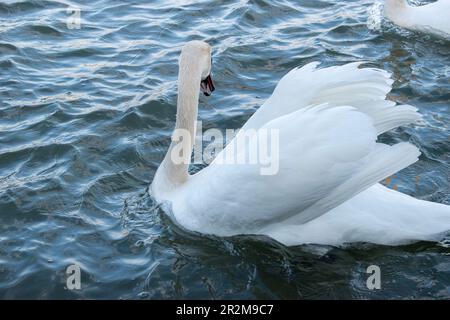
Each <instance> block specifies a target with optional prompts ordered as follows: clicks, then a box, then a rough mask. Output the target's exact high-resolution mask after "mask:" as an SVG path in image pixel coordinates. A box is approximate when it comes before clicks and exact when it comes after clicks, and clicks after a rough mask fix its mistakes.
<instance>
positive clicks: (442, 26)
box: [384, 0, 450, 38]
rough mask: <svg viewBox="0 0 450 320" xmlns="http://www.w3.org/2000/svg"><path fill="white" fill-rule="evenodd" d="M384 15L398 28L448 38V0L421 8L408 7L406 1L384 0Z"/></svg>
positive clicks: (449, 20) (449, 15)
mask: <svg viewBox="0 0 450 320" xmlns="http://www.w3.org/2000/svg"><path fill="white" fill-rule="evenodd" d="M384 15H385V17H386V18H388V19H389V20H391V21H392V22H394V23H395V24H397V25H399V26H400V27H403V28H406V29H409V30H413V31H420V32H424V33H431V34H435V35H438V36H441V37H445V38H447V37H450V0H438V1H437V2H433V3H430V4H427V5H423V6H410V5H409V4H408V2H407V0H386V1H385V5H384Z"/></svg>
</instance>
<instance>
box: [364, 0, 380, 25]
mask: <svg viewBox="0 0 450 320" xmlns="http://www.w3.org/2000/svg"><path fill="white" fill-rule="evenodd" d="M368 13H369V16H368V18H367V27H368V28H369V30H374V31H380V30H381V27H382V24H383V3H382V2H377V3H375V4H374V5H373V6H371V7H370V8H369V10H368Z"/></svg>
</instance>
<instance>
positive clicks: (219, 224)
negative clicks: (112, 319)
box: [150, 42, 450, 245]
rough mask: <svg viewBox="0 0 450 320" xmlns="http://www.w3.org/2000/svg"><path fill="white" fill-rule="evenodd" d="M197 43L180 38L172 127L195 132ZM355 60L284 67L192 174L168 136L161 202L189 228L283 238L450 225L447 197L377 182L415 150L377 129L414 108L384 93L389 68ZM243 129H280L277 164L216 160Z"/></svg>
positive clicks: (342, 238) (411, 231) (379, 235)
mask: <svg viewBox="0 0 450 320" xmlns="http://www.w3.org/2000/svg"><path fill="white" fill-rule="evenodd" d="M200 51H201V52H206V53H207V54H210V48H209V46H208V45H207V44H205V43H203V42H191V43H188V44H187V45H186V46H185V47H184V48H183V52H182V55H181V60H180V75H179V78H180V83H179V96H178V113H177V125H176V129H185V130H188V131H189V132H191V133H192V134H193V135H195V129H194V128H195V121H196V117H197V104H198V97H199V93H198V91H199V87H200V84H199V83H200V81H201V80H202V79H205V77H206V76H207V75H208V74H209V72H210V68H211V66H210V62H209V61H210V60H209V56H208V57H206V58H204V59H203V58H199V56H201V54H202V53H200ZM199 61H200V62H199ZM201 61H205V62H203V64H204V65H203V66H202V62H201ZM358 66H359V64H357V63H353V64H347V65H344V66H339V67H330V68H326V69H320V70H319V69H317V64H315V63H312V64H308V65H306V66H304V67H302V68H300V69H294V70H292V71H291V72H289V73H288V74H287V75H286V76H284V77H283V79H282V80H281V81H280V82H279V84H278V86H277V88H276V89H275V91H274V93H273V94H272V96H271V97H270V98H269V99H268V100H267V101H266V102H265V103H264V104H263V105H262V106H261V107H260V108H259V110H258V111H257V112H256V113H255V114H254V115H253V116H252V117H251V118H250V119H249V120H248V121H247V123H246V124H245V125H244V127H243V128H242V130H241V131H240V132H239V133H238V136H237V137H236V138H235V139H234V140H232V141H231V142H230V143H229V144H228V146H227V147H226V148H225V149H224V151H223V152H222V153H220V154H219V155H218V156H217V157H216V159H215V160H214V161H213V162H212V163H211V164H210V165H209V166H208V167H206V168H204V169H203V170H201V171H200V172H198V173H197V174H195V175H192V176H189V175H188V173H187V168H188V165H189V160H190V155H191V151H192V143H193V142H192V141H191V144H189V145H184V147H183V151H185V150H186V152H184V156H185V157H186V163H184V164H181V165H180V164H176V163H174V161H173V160H172V158H171V156H170V154H171V152H173V151H174V150H176V148H177V147H179V146H180V144H179V143H177V142H176V141H174V142H172V144H171V146H170V148H169V151H168V153H167V155H166V157H165V159H164V161H163V162H162V164H161V165H160V167H159V168H158V171H157V173H156V174H155V177H154V180H153V183H152V185H151V189H150V190H151V193H152V195H153V196H154V197H155V199H156V200H157V201H160V202H165V201H167V202H169V203H170V204H171V206H172V214H173V217H174V219H175V220H176V221H177V222H178V223H179V224H181V225H182V226H184V227H185V228H187V229H190V230H194V231H198V232H202V233H210V234H216V235H220V236H231V235H237V234H263V235H268V236H270V237H272V238H274V239H276V240H278V241H280V242H282V243H284V244H287V245H297V244H302V243H320V244H341V243H344V242H350V241H351V242H354V241H369V242H374V243H384V244H394V243H401V242H405V241H409V240H425V239H432V238H433V237H436V235H438V234H440V233H442V232H446V231H448V230H450V206H446V205H443V204H437V203H431V202H426V201H420V200H416V199H414V198H412V197H409V196H407V195H404V194H401V193H399V192H396V191H393V190H389V189H387V188H385V187H383V186H381V185H379V184H378V182H379V181H381V180H382V179H384V178H386V177H388V176H390V175H392V174H394V173H395V172H397V171H399V170H401V169H403V168H405V167H407V166H409V165H410V164H412V163H414V162H415V161H417V159H418V156H419V155H420V152H419V151H418V150H417V148H416V147H414V146H413V145H411V144H409V143H400V144H397V145H394V146H388V145H385V144H381V143H377V142H376V139H377V136H378V135H379V134H381V133H383V132H385V131H387V130H390V129H393V128H395V127H398V126H401V125H406V124H409V123H413V122H415V121H417V120H418V119H419V118H420V117H419V115H418V113H417V112H416V109H415V108H413V107H411V106H406V105H402V106H395V103H393V102H390V101H387V100H385V97H386V94H387V93H388V92H389V91H390V89H391V84H392V80H390V78H389V74H388V73H387V72H384V71H382V70H378V69H369V68H366V69H360V68H358ZM189 73H191V76H188V74H189ZM187 79H189V80H187ZM184 81H189V83H184ZM247 129H255V130H259V131H262V130H264V129H275V130H278V131H279V137H280V140H279V141H280V143H279V171H278V173H277V174H275V175H261V174H260V166H259V165H257V164H245V165H244V164H234V165H232V164H221V163H220V162H219V161H218V159H220V158H221V155H223V154H224V153H225V152H227V150H228V151H229V150H230V149H234V148H237V146H236V141H237V139H238V138H239V135H240V134H243V132H246V130H247ZM256 136H257V135H256V134H255V135H253V136H252V139H253V138H255V139H256ZM245 151H246V150H238V151H237V152H245Z"/></svg>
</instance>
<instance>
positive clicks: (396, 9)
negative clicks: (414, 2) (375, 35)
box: [384, 0, 409, 20]
mask: <svg viewBox="0 0 450 320" xmlns="http://www.w3.org/2000/svg"><path fill="white" fill-rule="evenodd" d="M408 7H409V6H408V3H407V2H406V0H386V1H385V3H384V12H385V15H386V16H387V17H388V18H389V19H391V20H393V19H395V18H396V17H398V16H400V15H401V14H402V13H404V12H405V11H406V10H407V9H408Z"/></svg>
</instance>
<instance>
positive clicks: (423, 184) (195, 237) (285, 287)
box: [0, 0, 450, 299]
mask: <svg viewBox="0 0 450 320" xmlns="http://www.w3.org/2000/svg"><path fill="white" fill-rule="evenodd" d="M416 2H417V1H416ZM422 2H423V1H422ZM68 8H75V10H68ZM76 8H79V9H80V10H81V11H80V12H81V21H80V22H81V24H80V25H79V26H80V28H79V29H77V28H72V29H70V28H69V27H74V25H72V24H70V23H69V25H68V24H67V22H68V21H67V20H68V18H71V17H74V12H76V11H77V10H76ZM72 22H73V21H72ZM76 26H77V25H75V27H76ZM192 39H202V40H206V41H208V42H209V43H210V44H211V45H212V46H213V49H214V53H213V56H214V70H213V72H214V77H215V81H216V88H217V90H216V92H215V93H214V95H213V96H212V97H211V98H204V97H202V98H201V102H200V103H201V108H200V111H199V116H200V118H201V119H202V120H203V126H204V129H207V128H209V127H219V128H239V127H240V126H241V125H242V124H243V123H244V122H245V121H246V119H247V118H248V117H249V116H250V115H251V114H252V113H253V112H254V111H255V110H256V109H257V108H258V106H259V105H261V103H262V102H263V101H264V100H265V99H266V98H267V97H268V96H269V95H270V93H271V92H272V90H273V88H274V86H275V84H276V83H277V81H278V80H279V79H280V77H281V76H282V75H283V74H284V73H286V72H287V71H288V70H289V69H290V68H292V67H295V66H298V65H303V64H305V63H308V62H311V61H315V60H317V61H321V62H322V65H323V66H327V65H332V64H343V63H345V62H351V61H359V60H366V61H368V62H370V63H371V65H374V66H376V67H380V68H383V69H386V70H389V71H391V72H392V73H393V77H394V79H395V80H396V81H395V83H394V90H393V92H392V94H391V98H392V99H394V100H396V101H398V102H404V103H409V104H412V105H415V106H417V107H418V108H419V109H420V112H421V113H422V114H423V115H424V117H425V120H426V122H427V124H426V126H421V127H408V128H401V129H396V130H394V131H392V132H389V133H388V134H385V135H384V136H383V137H382V140H383V141H385V142H388V143H393V142H396V141H406V140H410V141H412V142H413V143H414V144H416V145H418V146H420V149H421V151H422V152H423V155H422V156H421V158H420V161H419V162H418V163H416V164H415V165H413V166H411V167H409V168H407V169H405V170H403V171H402V172H400V173H398V174H396V175H395V176H394V177H393V178H392V180H391V181H388V184H389V185H390V186H391V187H392V188H398V189H399V190H401V191H403V192H406V193H408V194H411V195H414V196H415V197H418V198H421V199H427V200H431V201H436V202H441V203H447V204H450V191H449V190H450V182H449V180H450V179H449V172H450V139H449V137H450V129H449V123H450V110H449V107H450V103H449V100H450V82H449V77H450V44H449V42H445V41H443V40H439V39H434V38H431V37H429V36H424V35H418V34H414V33H411V32H407V31H404V30H401V29H398V28H397V27H394V26H392V25H390V24H389V23H388V22H386V21H383V20H382V19H381V15H380V4H379V3H376V2H374V1H372V0H370V1H369V0H353V1H349V0H339V1H331V0H330V1H324V0H320V1H317V0H305V1H300V0H299V1H295V0H275V1H268V0H240V1H238V0H234V1H233V0H229V1H225V0H223V1H187V0H185V1H181V0H170V1H166V0H164V1H163V0H155V1H143V0H142V1H137V0H128V1H126V3H125V2H124V1H114V0H92V1H83V2H81V1H80V2H77V1H65V0H55V1H48V0H39V1H38V0H23V1H16V0H2V1H1V2H0V297H2V298H58V299H59V298H62V299H64V298H125V299H129V298H132V299H135V298H137V299H139V298H142V299H147V298H425V297H434V298H446V299H449V298H450V260H449V255H450V249H449V248H450V245H449V239H447V240H443V241H442V242H441V243H428V242H421V243H416V244H412V245H408V246H400V247H388V246H375V245H369V244H352V245H349V246H347V247H345V248H334V247H326V246H311V245H308V246H299V247H295V248H287V247H284V246H282V245H280V244H279V243H276V242H275V241H271V240H270V239H267V238H255V237H234V238H227V239H221V238H216V237H210V236H203V235H199V234H193V233H189V232H186V231H184V230H180V229H179V228H178V227H177V226H175V225H174V224H173V223H171V221H170V220H169V219H168V218H167V217H166V216H165V215H164V213H163V212H161V211H160V209H158V208H157V207H156V206H155V205H154V204H153V203H152V200H151V199H150V198H149V197H148V196H147V195H146V188H147V187H148V185H149V183H150V182H151V180H152V177H153V174H154V172H155V170H156V168H157V166H158V164H159V163H160V161H161V160H162V158H163V156H164V153H165V150H166V148H167V146H168V143H169V140H170V133H171V130H172V128H173V125H174V120H175V111H176V77H177V58H178V54H179V51H180V47H181V45H183V43H185V42H186V41H188V40H192ZM71 264H78V265H79V266H80V267H81V270H82V289H81V290H72V291H71V290H68V289H66V273H65V271H66V268H67V266H69V265H71ZM371 264H376V265H379V266H380V267H381V270H382V290H378V291H370V290H368V289H367V288H366V278H367V274H366V273H365V271H366V268H367V267H368V266H369V265H371Z"/></svg>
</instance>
